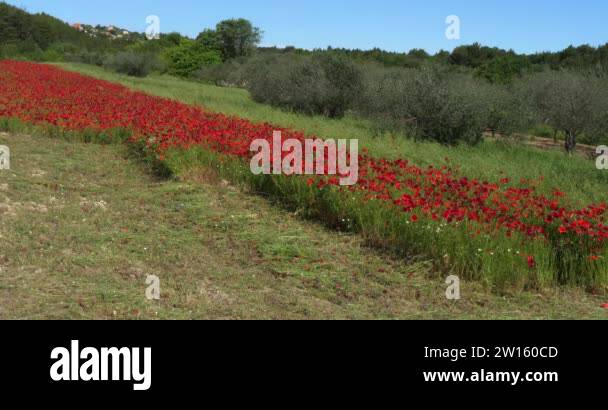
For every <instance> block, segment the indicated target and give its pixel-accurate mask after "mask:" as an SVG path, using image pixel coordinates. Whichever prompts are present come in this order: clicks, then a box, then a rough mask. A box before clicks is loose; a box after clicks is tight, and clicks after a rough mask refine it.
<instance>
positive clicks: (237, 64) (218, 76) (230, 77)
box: [192, 58, 249, 88]
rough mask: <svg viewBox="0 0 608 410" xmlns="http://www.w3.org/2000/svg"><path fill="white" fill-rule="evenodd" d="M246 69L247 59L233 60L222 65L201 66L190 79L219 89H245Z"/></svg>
mask: <svg viewBox="0 0 608 410" xmlns="http://www.w3.org/2000/svg"><path fill="white" fill-rule="evenodd" d="M248 67H249V65H248V60H247V59H244V58H239V59H233V60H228V61H226V62H224V63H222V64H213V65H207V66H203V67H202V68H200V69H199V70H197V71H195V72H194V73H193V74H192V77H193V78H195V79H197V80H200V81H204V82H206V83H210V84H214V85H217V86H221V87H239V88H246V87H247V76H246V73H247V69H248Z"/></svg>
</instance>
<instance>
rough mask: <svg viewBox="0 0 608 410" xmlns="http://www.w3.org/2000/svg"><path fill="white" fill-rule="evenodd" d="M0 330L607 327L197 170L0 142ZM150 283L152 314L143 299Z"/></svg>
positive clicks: (81, 148)
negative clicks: (155, 283)
mask: <svg viewBox="0 0 608 410" xmlns="http://www.w3.org/2000/svg"><path fill="white" fill-rule="evenodd" d="M0 145H8V146H9V147H10V148H11V160H12V161H11V165H12V166H11V170H10V171H0V319H138V318H140V319H342V318H343V319H376V318H381V319H397V318H401V319H606V318H607V317H608V316H607V315H608V312H607V311H606V310H604V309H601V308H600V307H599V306H600V304H601V303H604V302H606V300H605V296H604V297H601V296H593V295H590V294H587V293H585V292H583V291H581V290H576V289H554V288H549V289H545V290H543V291H539V292H521V293H518V294H515V295H511V296H496V295H493V294H491V293H488V292H487V291H486V290H485V288H484V287H483V286H482V285H481V284H480V283H477V282H467V281H465V282H463V284H462V287H463V289H462V292H463V294H462V297H463V299H462V300H461V301H458V302H451V301H448V300H447V299H446V298H445V296H444V293H445V290H446V285H444V283H443V282H444V278H443V277H441V276H438V275H436V274H435V273H433V272H434V271H433V270H432V269H430V268H431V266H430V264H428V263H426V262H425V261H418V262H413V261H410V262H405V261H403V260H402V259H393V258H391V257H389V256H387V255H386V254H383V253H379V252H376V251H374V250H372V249H369V248H367V247H365V246H364V243H363V239H362V238H361V237H360V236H358V235H348V234H341V233H338V232H335V231H328V230H326V229H324V228H323V227H321V226H319V225H318V224H315V223H310V222H306V221H302V220H301V219H300V218H299V217H298V216H296V215H294V214H293V213H288V212H286V211H284V210H281V209H280V208H278V207H274V206H272V205H271V204H270V203H269V202H267V201H266V200H265V199H263V198H261V197H259V196H256V195H251V194H249V193H247V192H243V191H241V190H239V189H238V188H236V187H235V186H232V185H231V184H229V183H228V182H227V181H225V180H223V179H222V178H221V177H219V176H218V175H217V174H216V173H214V172H213V171H211V170H209V169H208V168H201V169H194V168H192V169H190V171H189V172H187V173H184V174H183V175H182V176H181V178H180V179H179V180H176V179H169V180H159V179H157V178H155V177H153V176H151V175H150V174H149V173H147V172H146V171H145V170H144V167H142V165H141V162H140V161H139V160H136V159H133V158H132V157H131V156H130V154H129V152H128V150H127V147H126V146H124V145H120V144H118V145H96V144H83V143H79V142H74V141H67V140H63V139H59V138H48V137H43V136H36V135H25V134H7V133H0ZM149 274H152V275H157V276H159V277H160V280H161V296H162V297H161V300H160V301H148V300H147V299H146V298H145V290H146V284H145V279H146V276H147V275H149Z"/></svg>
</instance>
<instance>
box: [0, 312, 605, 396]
mask: <svg viewBox="0 0 608 410" xmlns="http://www.w3.org/2000/svg"><path fill="white" fill-rule="evenodd" d="M0 326H2V329H3V331H2V338H1V340H0V347H1V349H2V352H3V353H2V364H1V369H2V371H1V376H0V377H1V380H0V382H1V383H2V386H3V394H4V396H5V397H6V396H7V395H8V396H12V395H14V396H16V397H21V398H24V397H25V398H31V397H36V394H34V396H31V395H32V394H33V393H40V394H42V395H43V396H39V397H48V396H44V395H46V394H50V395H52V396H53V397H65V398H76V397H86V398H89V399H90V398H92V397H95V398H99V400H104V399H109V398H111V399H112V400H117V398H119V397H120V398H125V399H129V400H135V401H136V402H137V401H140V402H142V403H145V402H154V401H155V400H159V399H167V398H168V397H171V398H173V399H175V400H177V401H181V400H186V401H188V400H189V399H199V400H201V399H203V398H204V400H211V399H214V400H223V401H225V402H227V403H228V402H232V401H233V400H236V399H243V398H249V399H250V400H252V401H253V402H255V401H265V400H268V399H276V397H277V394H279V393H280V394H281V395H285V394H287V395H289V396H291V397H293V398H297V399H298V401H304V400H306V401H308V400H313V398H314V397H317V396H320V395H329V397H331V398H333V400H338V401H340V400H341V399H345V400H346V399H348V400H353V399H357V400H364V399H370V398H374V400H382V401H384V400H393V399H397V398H399V397H401V400H403V399H404V397H403V394H404V392H406V391H407V394H408V395H407V397H408V398H410V397H413V396H415V395H417V394H425V395H426V399H427V400H430V401H435V400H441V399H446V397H445V396H443V395H439V396H437V395H428V393H433V392H442V393H446V392H450V391H454V392H475V391H483V392H494V391H496V392H501V393H509V394H514V395H517V394H519V393H529V392H533V393H551V394H554V396H553V397H555V395H557V397H559V395H561V394H566V392H569V393H571V392H572V391H573V390H572V389H578V388H581V389H585V390H588V389H591V388H593V387H594V386H602V385H603V384H604V383H605V377H604V374H605V371H606V369H607V364H608V357H607V356H606V347H605V342H604V341H603V340H602V338H601V337H600V336H599V335H600V334H601V331H602V329H603V327H604V324H603V323H600V322H595V323H594V322H396V323H380V322H378V323H355V322H351V323H346V322H322V323H313V322H303V323H273V322H247V323H235V322H3V323H2V324H1V325H0ZM146 349H150V350H146ZM146 351H147V352H148V357H147V358H146ZM113 360H117V361H116V363H119V369H118V371H117V372H116V374H114V370H115V369H114V366H113V363H114V362H113ZM104 362H105V363H104ZM125 363H128V364H125ZM104 368H105V373H106V374H105V378H106V379H107V380H104V374H103V373H104ZM114 376H116V379H117V380H113V378H114ZM54 377H55V378H60V380H54ZM61 378H63V379H61ZM83 379H89V380H86V381H85V380H83ZM509 397H512V396H509Z"/></svg>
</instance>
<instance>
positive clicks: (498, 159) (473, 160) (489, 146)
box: [59, 63, 608, 207]
mask: <svg viewBox="0 0 608 410" xmlns="http://www.w3.org/2000/svg"><path fill="white" fill-rule="evenodd" d="M59 66H60V67H62V68H64V69H67V70H72V71H77V72H79V73H82V74H86V75H90V76H93V77H97V78H101V79H104V80H108V81H112V82H116V83H121V84H123V85H126V86H128V87H131V88H134V89H137V90H141V91H144V92H147V93H150V94H153V95H159V96H162V97H167V98H172V99H176V100H180V101H183V102H186V103H189V104H196V105H202V106H204V107H206V108H207V109H209V110H212V111H216V112H221V113H225V114H228V115H235V116H239V117H242V118H246V119H249V120H251V121H254V122H269V123H272V124H276V125H279V126H282V127H287V128H294V129H298V130H302V131H304V132H306V133H307V134H309V135H317V136H319V137H321V138H347V139H353V138H356V139H359V140H360V144H361V146H362V147H366V148H368V149H369V150H370V152H371V153H372V154H373V155H375V156H379V157H386V158H398V157H400V158H406V159H409V160H411V161H413V162H414V163H416V164H417V165H420V166H426V165H444V164H446V163H448V164H450V165H452V166H458V167H459V168H460V169H461V172H462V173H463V174H465V175H467V176H470V177H474V178H479V179H485V180H489V181H496V180H498V179H500V178H502V176H503V175H506V176H509V177H511V178H513V179H514V180H519V179H521V178H525V179H539V178H540V177H543V178H544V180H543V181H542V182H539V184H538V188H539V190H540V191H541V192H551V191H553V190H554V189H560V190H563V191H565V192H567V193H568V197H569V199H570V200H571V201H572V203H573V205H574V206H577V207H585V206H587V205H589V204H590V203H599V202H602V201H605V200H606V190H607V188H606V187H608V172H601V171H598V170H597V169H596V168H595V164H594V163H593V162H592V161H588V160H585V159H583V158H579V157H568V156H567V155H566V154H564V153H562V152H560V151H545V150H539V149H535V148H530V147H526V146H521V145H518V144H508V143H500V142H495V141H487V142H484V143H482V144H481V145H479V146H476V147H468V146H459V147H445V146H441V145H438V144H435V143H426V142H414V141H412V140H409V139H406V138H403V137H401V136H397V135H392V134H389V133H383V134H382V135H380V134H379V132H377V130H376V127H374V125H373V124H371V123H370V122H368V121H366V120H362V119H358V118H355V117H352V116H349V117H347V118H344V119H339V120H333V119H327V118H324V117H320V116H316V117H310V116H306V115H301V114H296V113H289V112H285V111H281V110H277V109H275V108H272V107H269V106H267V105H263V104H258V103H255V102H254V101H252V100H251V98H250V97H249V95H248V93H247V92H246V91H244V90H240V89H234V88H222V87H216V86H211V85H206V84H201V83H196V82H192V81H186V80H181V79H178V78H174V77H170V76H158V75H152V76H150V77H147V78H132V77H127V76H123V75H120V74H116V73H113V72H110V71H107V70H104V69H103V68H99V67H95V66H90V65H82V64H67V63H62V64H59ZM446 158H448V159H449V161H448V162H446Z"/></svg>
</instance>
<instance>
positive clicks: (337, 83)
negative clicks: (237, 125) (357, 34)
mask: <svg viewBox="0 0 608 410" xmlns="http://www.w3.org/2000/svg"><path fill="white" fill-rule="evenodd" d="M246 77H247V81H246V83H247V89H248V90H249V92H250V93H251V96H252V98H253V99H254V100H256V101H258V102H262V103H267V104H271V105H273V106H276V107H281V108H286V109H289V110H293V111H297V112H303V113H306V114H310V115H314V114H322V115H325V116H327V117H329V118H339V117H342V116H344V114H345V113H346V111H347V110H349V109H350V108H352V107H353V103H354V101H355V99H356V97H357V94H358V93H359V92H360V90H361V88H362V87H363V81H362V74H361V71H360V69H359V68H358V67H357V66H356V65H355V64H354V63H352V62H351V61H349V60H347V59H345V58H342V57H336V56H330V55H315V56H312V57H304V56H298V55H273V56H270V57H264V58H258V59H257V60H256V61H254V62H252V63H251V66H250V68H249V69H248V70H247V74H246Z"/></svg>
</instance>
